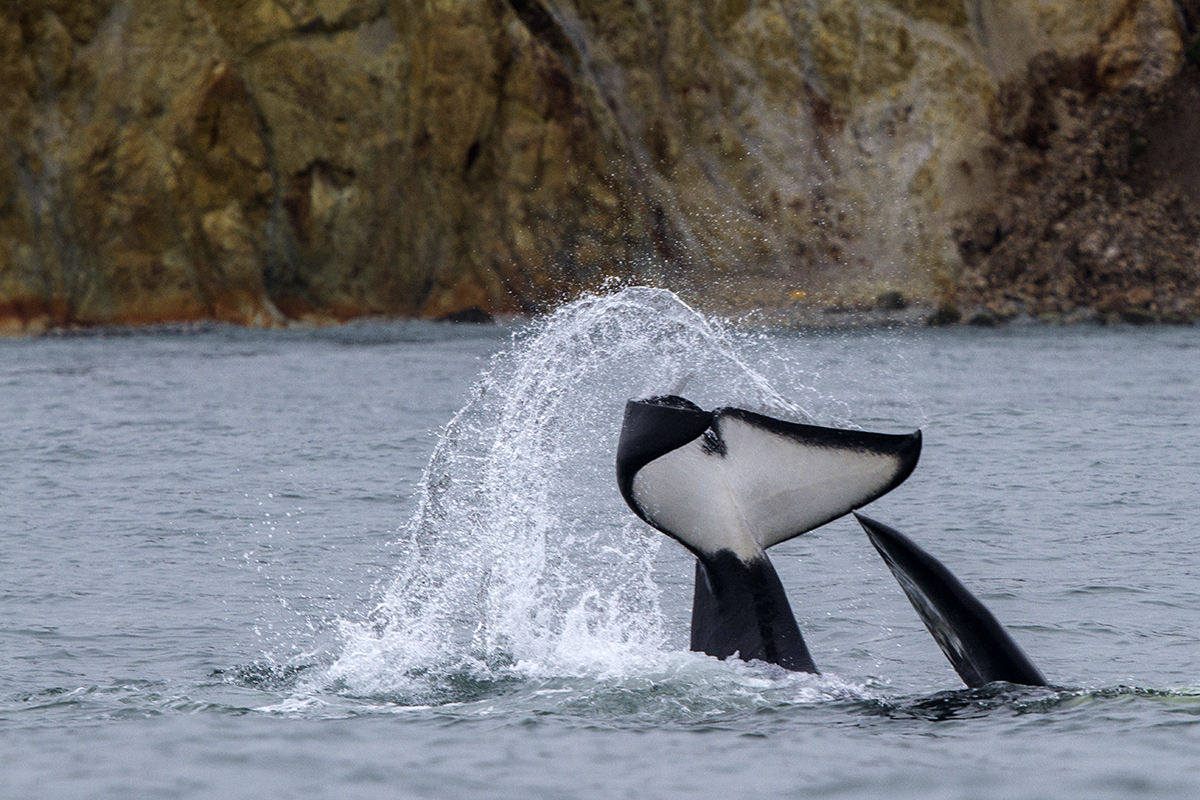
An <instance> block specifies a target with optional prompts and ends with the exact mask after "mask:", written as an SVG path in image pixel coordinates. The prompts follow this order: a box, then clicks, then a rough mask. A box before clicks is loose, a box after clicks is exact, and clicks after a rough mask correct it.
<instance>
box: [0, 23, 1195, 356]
mask: <svg viewBox="0 0 1200 800" xmlns="http://www.w3.org/2000/svg"><path fill="white" fill-rule="evenodd" d="M1197 24H1200V0H1189V2H1185V3H1176V2H1172V0H714V1H713V2H711V3H691V2H679V0H154V1H153V2H151V0H8V2H7V3H5V4H4V5H3V7H0V142H2V144H3V147H2V148H0V327H3V328H4V329H5V330H8V331H12V332H20V331H38V330H43V329H45V328H46V327H47V326H64V325H65V326H70V325H92V324H109V323H145V322H161V321H177V320H192V319H219V320H229V321H235V322H239V323H245V324H253V325H274V324H282V323H284V322H286V321H288V320H313V321H321V320H327V319H344V318H348V317H353V316H359V315H366V314H402V315H421V316H428V317H444V316H452V315H455V314H461V313H464V312H465V313H468V314H469V313H478V312H486V313H524V312H532V311H537V310H540V309H544V308H547V307H549V306H551V305H553V304H555V303H557V302H560V301H561V300H562V299H564V298H567V297H570V296H572V295H573V294H575V293H577V292H579V291H581V290H585V289H589V288H595V287H598V286H600V285H602V284H603V283H604V282H605V281H608V280H617V281H630V280H639V281H650V282H654V283H658V284H660V285H666V286H669V287H671V288H674V289H676V290H679V291H681V292H683V293H684V294H685V295H686V296H689V297H691V298H693V299H695V300H696V301H697V302H700V303H702V304H706V305H708V306H711V307H716V308H728V309H736V308H746V307H750V306H754V305H767V306H773V307H781V306H788V305H789V304H792V305H801V306H808V305H818V306H824V307H833V308H843V307H857V306H861V305H863V304H864V303H869V302H871V301H872V299H873V298H875V297H876V296H877V295H879V294H881V293H886V292H891V294H888V295H887V296H889V297H895V296H896V295H895V294H894V293H895V292H901V293H903V294H904V295H905V296H907V297H910V298H917V299H923V300H925V301H927V302H931V303H940V304H941V305H942V306H943V309H944V316H945V317H946V318H953V316H954V315H955V314H961V313H962V311H966V312H967V313H968V315H974V316H975V317H978V318H981V319H982V318H983V317H986V316H987V315H991V316H990V318H992V319H1002V318H1003V317H1004V316H1006V315H1011V314H1015V313H1021V312H1025V313H1070V312H1071V311H1072V310H1074V309H1078V308H1089V309H1090V308H1102V309H1109V312H1107V313H1126V312H1128V311H1129V309H1135V310H1136V309H1142V310H1143V311H1144V312H1145V313H1147V314H1149V315H1151V316H1155V315H1158V316H1162V315H1164V314H1177V315H1182V316H1187V315H1190V314H1192V313H1194V312H1195V310H1196V308H1197V302H1198V301H1200V295H1197V294H1196V291H1197V288H1198V287H1200V281H1198V278H1197V275H1198V272H1200V266H1198V265H1200V258H1198V255H1200V254H1198V253H1197V247H1198V241H1200V237H1198V235H1197V234H1198V231H1200V226H1198V225H1197V215H1196V213H1195V211H1194V209H1196V208H1197V204H1196V202H1195V199H1196V198H1195V196H1194V194H1193V191H1194V190H1193V189H1192V187H1193V186H1196V185H1198V184H1197V181H1196V176H1197V170H1198V169H1200V168H1198V167H1197V164H1198V161H1200V156H1198V155H1197V151H1198V148H1196V147H1195V145H1194V142H1193V138H1194V131H1195V130H1196V126H1197V124H1198V121H1200V99H1198V98H1197V96H1196V93H1197V91H1198V90H1197V86H1198V85H1200V81H1198V79H1197V74H1196V73H1197V68H1196V67H1195V66H1194V65H1193V64H1190V63H1189V60H1188V53H1189V52H1192V51H1196V50H1197V45H1196V44H1195V41H1196V40H1195V36H1196V25H1197ZM1189 46H1190V47H1191V51H1189V49H1188V48H1189ZM1192 58H1193V59H1195V60H1200V53H1197V52H1192ZM958 309H961V311H960V310H958ZM980 315H982V316H980Z"/></svg>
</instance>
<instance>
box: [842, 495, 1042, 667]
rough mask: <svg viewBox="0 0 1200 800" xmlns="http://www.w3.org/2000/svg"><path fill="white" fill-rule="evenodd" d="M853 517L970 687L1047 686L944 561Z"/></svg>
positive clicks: (881, 527) (876, 524)
mask: <svg viewBox="0 0 1200 800" xmlns="http://www.w3.org/2000/svg"><path fill="white" fill-rule="evenodd" d="M854 516H855V517H856V518H857V519H858V521H859V523H861V524H862V526H863V530H865V531H866V532H867V536H868V537H869V538H870V540H871V544H873V545H874V546H875V549H876V550H878V551H879V555H881V556H883V560H884V561H885V562H886V563H887V565H888V568H889V569H890V570H891V571H892V575H894V576H895V577H896V580H897V581H898V582H899V583H900V588H902V589H903V590H904V594H905V595H907V596H908V599H909V601H910V602H911V603H912V605H913V608H915V609H916V610H917V613H918V614H919V615H920V616H921V620H922V621H923V622H924V623H925V627H926V628H928V629H929V632H930V633H931V634H933V638H934V639H935V640H936V641H937V643H938V645H939V646H940V647H941V648H942V652H943V653H945V654H946V658H948V659H950V663H951V664H952V665H954V669H955V671H956V672H958V674H959V676H960V677H961V678H962V679H963V681H964V682H965V683H966V684H967V686H970V687H972V688H977V687H979V686H983V685H984V684H987V683H991V682H992V681H1007V682H1009V683H1016V684H1022V685H1025V686H1045V685H1047V684H1046V679H1045V677H1043V675H1042V673H1041V671H1039V670H1038V668H1037V667H1035V666H1034V665H1033V662H1032V661H1030V660H1029V657H1028V656H1026V655H1025V652H1024V651H1023V650H1021V648H1020V647H1019V646H1018V645H1017V643H1016V642H1014V641H1013V639H1012V637H1011V636H1009V635H1008V633H1007V632H1006V631H1005V630H1004V628H1003V627H1002V626H1001V625H1000V623H999V622H998V621H997V620H996V618H995V617H994V616H993V615H992V612H990V611H988V609H987V608H986V607H985V606H984V605H983V603H981V602H979V599H978V598H976V597H975V595H973V594H971V593H970V592H969V591H968V590H967V588H966V587H965V586H963V585H962V583H961V582H960V581H959V580H958V578H956V577H954V575H953V573H951V572H950V570H948V569H947V568H946V566H945V565H944V564H942V562H940V561H938V560H937V559H936V558H934V557H933V556H931V555H930V554H929V553H927V552H925V551H924V550H922V549H921V548H920V547H918V546H917V544H916V543H915V542H913V541H912V540H911V539H909V538H908V537H907V536H905V535H904V534H902V533H900V532H899V531H897V530H895V529H894V528H890V527H888V526H887V525H884V524H883V523H880V522H876V521H875V520H873V519H870V518H869V517H864V516H863V515H861V514H857V513H856V514H855V515H854Z"/></svg>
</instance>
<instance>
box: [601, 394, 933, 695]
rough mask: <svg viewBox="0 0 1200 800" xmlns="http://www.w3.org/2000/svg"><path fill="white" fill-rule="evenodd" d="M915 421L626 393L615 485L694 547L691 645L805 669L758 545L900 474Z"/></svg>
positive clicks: (794, 628) (789, 534) (912, 443)
mask: <svg viewBox="0 0 1200 800" xmlns="http://www.w3.org/2000/svg"><path fill="white" fill-rule="evenodd" d="M920 452H921V432H920V431H916V432H914V433H912V434H906V435H890V434H882V433H870V432H866V431H851V430H840V429H835V428H823V427H819V426H815V425H803V424H799V423H792V422H785V421H783V420H778V419H774V418H772V417H766V416H763V415H761V414H755V413H753V412H751V411H746V410H744V409H739V408H718V409H715V410H714V411H704V410H703V409H701V408H700V407H699V406H697V405H695V404H694V403H692V402H690V401H688V400H685V399H683V398H681V397H675V396H664V397H653V398H649V399H646V400H630V401H629V402H628V403H627V404H626V407H625V420H624V424H623V425H622V428H621V438H620V442H619V444H618V446H617V485H618V487H619V488H620V491H621V496H622V497H624V498H625V502H626V503H628V504H629V507H630V508H631V509H633V511H634V513H635V514H637V515H638V516H639V517H640V518H641V519H643V520H644V521H646V522H647V523H649V524H650V525H652V526H653V527H655V528H657V529H658V530H660V531H662V532H663V533H665V534H667V535H668V536H670V537H672V538H674V539H675V540H677V541H678V542H680V543H681V544H682V545H683V546H684V547H686V548H687V549H688V550H690V551H691V552H692V553H693V554H694V555H695V556H696V559H697V563H696V590H695V597H694V600H693V604H692V633H691V648H692V649H693V650H696V651H698V652H703V653H707V654H708V655H713V656H717V657H718V658H729V657H731V656H733V655H735V654H736V655H737V656H738V657H739V658H742V659H745V660H755V659H757V660H761V661H766V662H768V663H772V664H777V665H779V666H781V667H784V668H786V669H790V670H795V671H801V672H812V673H816V672H817V671H818V670H817V667H816V665H815V664H814V662H813V659H812V656H811V655H810V654H809V652H808V648H807V646H806V645H805V644H804V637H803V636H802V635H801V633H800V627H799V626H798V625H797V624H796V618H795V615H794V614H793V613H792V609H791V606H790V604H789V603H788V599H787V594H786V593H785V591H784V589H783V585H782V584H781V583H780V581H779V576H778V575H777V574H776V572H775V568H774V566H773V565H772V564H771V561H770V559H769V558H767V554H766V550H767V548H769V547H771V546H773V545H776V544H779V543H780V542H784V541H787V540H788V539H791V538H793V537H795V536H799V535H800V534H802V533H805V532H807V531H810V530H812V529H814V528H816V527H819V526H821V525H824V524H825V523H826V522H829V521H831V520H834V519H837V518H838V517H841V516H843V515H845V514H847V513H849V512H850V511H852V510H854V509H856V508H859V507H861V506H863V505H866V504H867V503H869V502H871V501H872V500H874V499H876V498H878V497H880V496H882V495H884V494H886V493H887V492H889V491H891V490H892V489H893V488H895V487H896V486H898V485H900V483H902V482H903V481H904V479H905V478H907V477H908V476H909V475H910V474H911V473H912V471H913V468H914V467H916V464H917V459H918V458H919V457H920Z"/></svg>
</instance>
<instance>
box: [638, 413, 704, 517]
mask: <svg viewBox="0 0 1200 800" xmlns="http://www.w3.org/2000/svg"><path fill="white" fill-rule="evenodd" d="M712 418H713V415H712V412H711V411H705V410H704V409H702V408H700V406H698V405H696V404H695V403H693V402H692V401H690V400H685V399H684V398H682V397H677V396H675V395H662V396H660V397H649V398H646V399H642V400H630V401H629V402H627V403H626V404H625V419H624V421H623V422H622V423H621V439H620V441H619V442H618V443H617V487H618V488H619V489H620V490H621V497H623V498H625V502H626V503H628V504H629V507H630V508H631V509H633V511H634V512H635V513H636V514H637V515H638V516H639V517H641V519H642V520H643V521H645V522H647V523H649V524H650V525H652V526H654V527H656V528H657V527H658V526H657V525H654V523H653V522H651V521H650V520H649V519H647V518H646V514H645V512H643V511H642V509H641V507H640V506H639V505H638V504H637V502H636V501H635V500H634V499H633V477H634V475H636V474H637V472H638V470H640V469H641V468H642V467H644V466H646V465H647V464H649V463H650V462H651V461H653V460H654V459H656V458H659V457H661V456H664V455H666V454H667V453H669V452H671V451H672V450H674V449H676V448H678V447H682V446H683V445H685V444H687V443H688V442H690V441H691V440H693V439H695V438H696V437H697V436H699V435H700V434H702V433H704V431H706V430H707V429H708V426H709V425H710V424H712Z"/></svg>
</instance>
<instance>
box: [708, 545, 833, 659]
mask: <svg viewBox="0 0 1200 800" xmlns="http://www.w3.org/2000/svg"><path fill="white" fill-rule="evenodd" d="M691 649H692V650H695V651H696V652H699V653H707V654H708V655H710V656H716V657H717V658H720V659H726V658H729V657H731V656H733V655H735V654H736V655H737V656H738V658H740V659H742V660H743V661H765V662H767V663H769V664H777V665H778V666H781V667H783V668H784V669H790V670H793V671H795V672H811V673H813V674H819V670H818V669H817V666H816V664H814V663H813V660H812V656H811V655H810V654H809V652H808V647H807V646H806V645H805V644H804V637H803V636H802V635H801V633H800V626H799V625H797V624H796V617H795V616H794V615H793V614H792V607H791V605H790V604H789V603H788V599H787V594H786V593H785V592H784V589H783V584H782V583H781V582H780V580H779V575H778V574H777V573H776V572H775V567H774V565H773V564H771V561H770V559H768V558H767V555H766V553H760V554H759V555H758V556H757V557H755V558H752V559H750V560H749V561H743V560H742V559H741V558H739V557H738V556H736V555H734V554H733V552H731V551H729V550H721V551H719V552H717V553H716V554H714V555H712V556H704V557H703V558H699V559H697V560H696V593H695V598H694V600H693V602H692V642H691Z"/></svg>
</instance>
